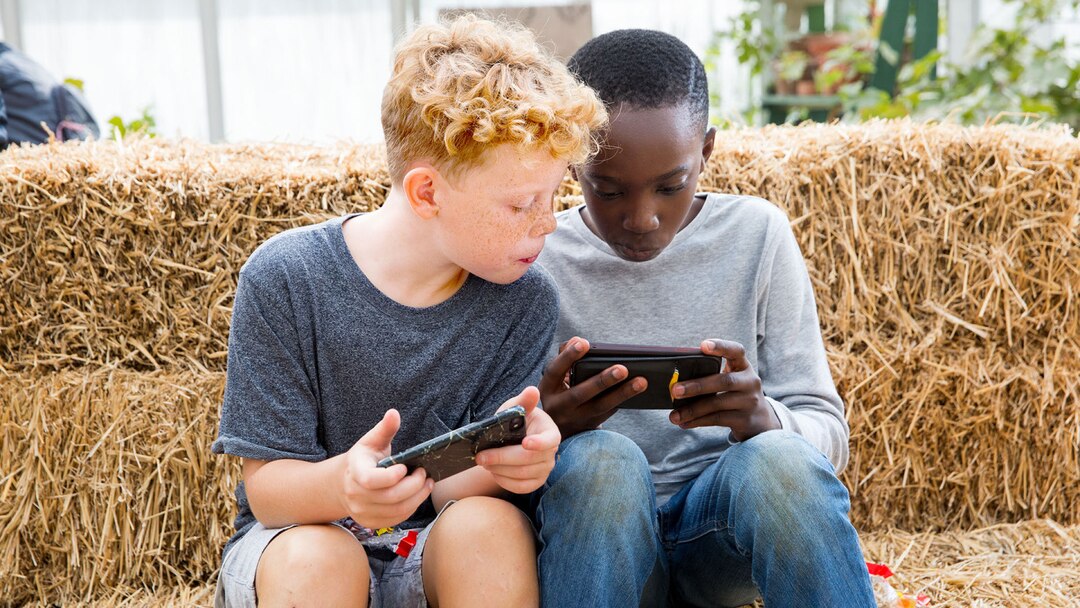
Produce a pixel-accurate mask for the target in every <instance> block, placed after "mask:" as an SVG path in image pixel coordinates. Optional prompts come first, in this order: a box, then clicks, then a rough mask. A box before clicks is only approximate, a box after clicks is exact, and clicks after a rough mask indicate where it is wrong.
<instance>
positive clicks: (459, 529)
mask: <svg viewBox="0 0 1080 608" xmlns="http://www.w3.org/2000/svg"><path fill="white" fill-rule="evenodd" d="M440 528H442V529H443V530H453V533H454V534H455V535H460V536H461V537H462V538H471V539H483V538H487V537H489V536H492V535H491V531H492V530H498V531H499V534H498V535H495V536H496V537H499V536H503V537H505V536H506V535H515V534H517V535H520V536H527V537H529V538H531V537H532V528H531V526H530V524H529V520H528V518H526V517H525V514H524V513H522V512H521V510H520V509H518V508H517V507H515V506H514V505H512V504H510V503H509V502H507V501H505V500H502V499H501V498H493V497H490V496H470V497H468V498H463V499H461V500H459V501H457V502H455V503H454V504H452V505H450V506H449V507H447V508H446V509H445V510H444V511H443V512H442V515H440V516H439V519H438V522H437V523H436V526H435V529H434V530H432V533H433V534H434V533H435V530H438V529H440Z"/></svg>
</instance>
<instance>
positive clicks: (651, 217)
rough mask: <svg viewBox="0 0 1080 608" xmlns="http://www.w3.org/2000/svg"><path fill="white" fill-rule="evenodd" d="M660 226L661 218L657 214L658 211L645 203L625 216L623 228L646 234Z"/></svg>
mask: <svg viewBox="0 0 1080 608" xmlns="http://www.w3.org/2000/svg"><path fill="white" fill-rule="evenodd" d="M659 227H660V218H659V217H657V216H656V212H655V211H654V210H653V209H652V208H651V207H647V206H644V205H641V206H638V207H636V208H634V209H632V210H631V211H630V212H629V213H627V214H626V216H625V217H624V218H623V229H625V230H626V231H627V232H636V233H638V234H645V233H647V232H652V231H653V230H656V229H657V228H659Z"/></svg>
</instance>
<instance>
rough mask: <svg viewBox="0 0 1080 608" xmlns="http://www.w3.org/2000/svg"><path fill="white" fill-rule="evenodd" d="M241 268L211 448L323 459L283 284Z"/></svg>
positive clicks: (314, 404)
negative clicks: (274, 285)
mask: <svg viewBox="0 0 1080 608" xmlns="http://www.w3.org/2000/svg"><path fill="white" fill-rule="evenodd" d="M257 278H258V277H252V276H249V275H248V274H247V273H245V272H243V271H242V272H241V273H240V280H239V284H238V285H237V288H236V300H235V302H234V305H233V316H232V324H231V327H230V330H229V355H228V362H227V367H226V381H225V397H224V401H223V403H222V406H221V424H220V427H219V429H218V438H217V441H215V442H214V444H213V446H212V450H213V451H214V452H215V453H219V454H221V453H224V454H232V455H234V456H240V457H242V458H252V459H257V460H277V459H282V458H290V459H297V460H305V461H310V462H315V461H319V460H323V459H325V458H326V457H327V452H326V449H325V448H324V447H323V446H322V445H320V442H319V440H318V437H319V422H320V421H319V407H318V398H317V397H316V391H315V388H314V383H313V381H312V378H311V376H310V374H309V373H308V371H307V368H306V366H305V364H304V361H305V359H304V355H303V351H302V349H301V345H300V339H299V336H298V333H297V330H296V325H295V322H294V321H293V319H294V316H293V314H292V311H291V310H290V309H289V305H288V301H287V300H286V296H285V295H282V294H285V293H287V292H286V291H285V290H284V289H271V288H266V287H262V286H260V285H259V284H258V283H257V282H256V279H257Z"/></svg>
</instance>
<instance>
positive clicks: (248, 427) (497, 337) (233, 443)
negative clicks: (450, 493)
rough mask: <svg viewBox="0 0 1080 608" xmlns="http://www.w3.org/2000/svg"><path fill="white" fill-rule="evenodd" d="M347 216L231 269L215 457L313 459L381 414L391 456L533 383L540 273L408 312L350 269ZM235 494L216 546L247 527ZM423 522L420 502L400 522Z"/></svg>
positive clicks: (545, 343) (474, 286)
mask: <svg viewBox="0 0 1080 608" xmlns="http://www.w3.org/2000/svg"><path fill="white" fill-rule="evenodd" d="M344 220H345V218H336V219H332V220H329V221H327V222H324V223H322V224H318V225H314V226H308V227H303V228H297V229H293V230H289V231H286V232H284V233H282V234H279V235H277V236H275V237H273V238H271V239H269V240H268V241H266V242H265V243H263V244H262V245H261V246H259V247H258V249H256V250H255V252H254V253H253V254H252V255H251V257H250V258H249V259H248V261H247V262H246V263H245V264H244V266H243V268H241V270H240V279H239V283H238V285H237V289H236V301H235V304H234V307H233V316H232V325H231V328H230V332H229V355H228V367H227V373H226V386H225V398H224V402H223V404H222V407H221V426H220V429H219V433H218V438H217V441H215V442H214V444H213V446H212V450H213V451H214V452H215V453H219V454H220V453H226V454H232V455H235V456H240V457H242V458H252V459H258V460H276V459H281V458H290V459H297V460H304V461H309V462H317V461H321V460H324V459H327V458H330V457H333V456H336V455H338V454H341V453H344V452H346V451H348V450H349V448H351V447H352V446H353V444H354V443H356V441H357V440H358V439H359V438H360V437H361V436H363V435H364V433H366V432H367V431H368V430H370V429H371V428H372V427H373V426H374V425H375V424H376V423H378V421H379V420H381V419H382V416H383V414H384V413H385V412H386V410H388V409H390V408H397V409H398V411H400V412H401V430H400V431H399V432H398V434H397V436H396V437H395V438H394V442H393V449H394V450H401V449H405V448H408V447H410V446H412V445H415V444H416V443H419V442H421V441H424V440H426V439H430V438H431V437H434V436H436V435H439V434H441V433H445V432H446V431H448V430H451V429H454V428H457V427H459V426H461V425H464V424H466V423H469V422H472V421H474V420H477V419H480V418H483V417H486V416H488V415H491V414H492V413H494V411H495V410H496V408H497V407H498V406H499V405H500V404H502V402H503V401H505V400H507V399H509V398H510V397H513V396H514V395H516V394H517V393H518V392H520V391H521V390H522V389H523V388H524V387H526V386H529V385H535V384H536V383H537V382H538V381H539V378H540V374H541V370H542V369H543V364H544V360H545V358H546V356H547V350H548V347H549V346H550V344H551V340H552V335H553V332H554V330H555V322H556V318H557V315H558V297H557V293H556V291H555V287H554V284H553V283H552V281H551V278H550V277H549V276H548V275H547V274H546V273H544V272H543V271H541V270H539V269H538V268H531V269H529V271H528V272H526V273H525V275H524V276H523V277H522V278H521V279H519V280H517V281H516V282H514V283H512V284H510V285H498V284H495V283H490V282H488V281H485V280H483V279H480V278H478V277H475V276H470V277H469V278H468V280H466V282H465V284H464V285H463V286H462V287H461V289H460V290H459V291H458V292H457V293H456V294H454V295H453V296H452V297H450V298H449V299H448V300H446V301H445V302H442V303H440V304H437V305H435V306H431V307H427V308H413V307H409V306H405V305H402V304H399V303H398V302H396V301H394V300H392V299H390V298H389V297H388V296H386V295H385V294H383V293H382V292H381V291H379V290H378V289H377V288H376V287H375V286H374V285H372V283H371V282H370V281H369V280H368V279H367V277H366V276H365V275H364V273H363V272H362V271H361V270H360V268H359V266H357V265H356V263H355V262H354V261H353V259H352V256H351V255H350V253H349V249H348V247H347V245H346V244H345V238H344V236H343V234H342V229H341V228H342V223H343V221H344ZM409 246H410V245H409V243H401V247H403V248H404V247H409ZM385 255H395V252H393V251H387V252H386V254H385ZM236 498H237V501H238V503H239V514H238V516H237V518H236V522H235V524H236V534H235V535H234V536H233V537H232V539H230V541H229V544H227V545H226V550H228V548H229V547H230V546H231V544H232V543H234V542H235V541H236V540H237V539H238V538H240V537H241V536H242V535H243V534H244V533H245V532H246V531H247V530H248V528H249V527H250V526H251V525H252V524H253V523H254V522H255V517H254V516H253V515H252V513H251V509H250V508H249V506H248V502H247V496H246V494H245V492H244V485H243V483H240V484H239V486H238V487H237V489H236ZM433 517H434V511H433V508H432V505H431V502H430V501H427V502H425V504H424V505H422V506H421V507H420V508H419V509H418V510H417V511H416V512H415V513H414V514H413V515H412V516H411V517H410V519H409V520H408V521H407V522H404V523H403V524H402V526H403V527H418V526H422V525H424V524H426V523H427V522H428V521H430V520H431V519H432V518H433Z"/></svg>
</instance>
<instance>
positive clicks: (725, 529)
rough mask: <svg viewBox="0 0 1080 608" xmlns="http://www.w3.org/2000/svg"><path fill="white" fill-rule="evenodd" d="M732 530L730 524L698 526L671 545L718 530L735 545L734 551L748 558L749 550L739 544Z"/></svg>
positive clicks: (692, 539) (693, 539)
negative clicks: (691, 532)
mask: <svg viewBox="0 0 1080 608" xmlns="http://www.w3.org/2000/svg"><path fill="white" fill-rule="evenodd" d="M734 530H735V529H734V528H732V527H731V526H719V525H713V526H703V527H699V528H698V529H696V530H694V533H693V534H689V535H687V536H686V537H684V538H679V539H678V540H676V541H675V542H674V543H673V545H680V544H683V543H690V542H694V541H695V540H698V539H699V538H702V537H704V536H708V535H709V534H712V533H713V532H718V533H723V534H726V535H727V536H728V537H729V538H731V544H732V545H734V546H735V551H737V552H738V553H739V555H741V556H742V557H746V558H749V557H750V552H749V551H747V550H745V549H743V548H742V546H740V545H739V539H737V538H735V534H734Z"/></svg>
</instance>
